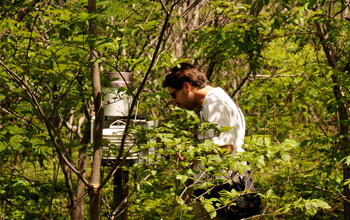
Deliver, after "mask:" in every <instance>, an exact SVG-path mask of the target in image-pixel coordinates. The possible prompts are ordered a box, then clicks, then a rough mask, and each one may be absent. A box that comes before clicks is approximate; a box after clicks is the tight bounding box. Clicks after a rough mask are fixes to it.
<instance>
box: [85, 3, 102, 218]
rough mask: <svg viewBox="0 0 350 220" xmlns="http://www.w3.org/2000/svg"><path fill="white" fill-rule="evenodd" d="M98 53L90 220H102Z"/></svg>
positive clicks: (92, 30)
mask: <svg viewBox="0 0 350 220" xmlns="http://www.w3.org/2000/svg"><path fill="white" fill-rule="evenodd" d="M88 7H89V13H90V14H93V13H95V12H96V0H89V6H88ZM95 22H96V20H95V19H90V20H89V24H90V30H89V32H90V34H91V35H92V36H97V25H96V23H95ZM97 56H98V54H97V52H96V51H95V50H94V48H93V47H92V48H91V61H92V67H91V75H92V77H91V78H92V91H93V98H94V112H95V124H94V128H93V130H94V139H93V140H94V149H93V155H92V157H93V158H92V166H91V185H90V188H89V196H90V219H91V220H99V219H100V217H99V216H100V187H99V186H100V172H101V161H102V130H103V103H102V93H101V79H100V71H99V64H98V62H97Z"/></svg>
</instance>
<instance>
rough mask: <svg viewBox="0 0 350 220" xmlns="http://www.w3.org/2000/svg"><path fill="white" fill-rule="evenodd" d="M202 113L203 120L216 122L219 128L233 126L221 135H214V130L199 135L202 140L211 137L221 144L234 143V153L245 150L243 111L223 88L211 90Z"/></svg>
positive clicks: (215, 142) (206, 97)
mask: <svg viewBox="0 0 350 220" xmlns="http://www.w3.org/2000/svg"><path fill="white" fill-rule="evenodd" d="M200 114H201V119H202V120H203V121H208V122H212V123H215V124H216V126H217V127H218V128H219V129H220V128H222V127H224V126H226V127H230V128H231V129H230V130H229V131H226V132H222V133H221V134H220V135H219V136H214V131H213V130H208V131H206V132H204V133H202V134H200V135H198V138H199V139H200V140H206V139H210V140H213V142H214V144H218V145H219V146H222V145H233V147H234V150H233V153H234V152H243V151H244V150H243V148H242V144H243V143H244V135H245V120H244V116H243V113H242V111H241V110H240V109H239V108H238V107H237V105H236V104H235V103H234V102H233V101H232V99H231V97H230V96H229V95H228V94H227V93H226V92H225V91H224V90H223V89H221V88H219V87H217V88H213V89H211V90H209V92H208V93H207V95H206V96H205V99H204V103H203V105H202V109H201V112H200Z"/></svg>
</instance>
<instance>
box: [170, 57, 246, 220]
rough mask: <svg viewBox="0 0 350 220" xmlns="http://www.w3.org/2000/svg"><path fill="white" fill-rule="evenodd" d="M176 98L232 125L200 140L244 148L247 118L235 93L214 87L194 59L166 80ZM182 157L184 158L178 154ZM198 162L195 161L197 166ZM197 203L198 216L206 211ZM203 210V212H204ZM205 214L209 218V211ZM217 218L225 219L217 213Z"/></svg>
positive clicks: (204, 117)
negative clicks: (193, 61) (238, 104)
mask: <svg viewBox="0 0 350 220" xmlns="http://www.w3.org/2000/svg"><path fill="white" fill-rule="evenodd" d="M163 88H167V89H168V91H169V93H170V95H171V96H172V97H173V99H174V104H175V105H178V106H180V107H181V108H184V109H187V110H193V109H196V108H200V116H201V119H202V121H207V122H211V123H215V124H216V126H217V127H218V128H219V129H220V128H222V127H224V126H226V127H230V128H231V129H230V130H228V131H226V132H222V133H220V135H219V136H215V135H214V132H213V131H212V130H208V131H206V132H205V133H203V134H200V135H199V136H198V138H199V139H200V140H206V139H210V140H212V141H213V143H214V144H217V145H218V146H219V147H220V148H224V149H227V151H228V153H235V152H242V151H243V149H242V144H243V143H244V135H245V120H244V116H243V114H242V112H241V110H240V109H239V108H238V107H237V105H236V104H235V103H234V102H233V101H232V99H231V97H230V96H229V95H228V94H227V93H226V92H225V91H224V90H222V89H221V88H218V87H216V88H214V87H212V86H211V85H210V84H209V81H208V79H207V77H206V76H205V75H204V74H203V73H202V72H201V71H199V70H198V69H197V68H196V67H195V66H194V65H192V64H190V63H181V64H180V66H179V67H174V68H173V69H171V71H170V73H169V74H168V75H166V77H165V80H164V82H163ZM178 158H179V159H180V160H183V159H184V158H182V157H181V155H178ZM196 165H198V164H194V166H196ZM199 208H201V207H198V204H196V206H195V216H197V215H203V208H201V210H199ZM201 212H202V214H201ZM205 216H206V217H205V218H196V217H195V219H208V218H209V216H208V214H205ZM216 219H221V218H219V217H217V218H216Z"/></svg>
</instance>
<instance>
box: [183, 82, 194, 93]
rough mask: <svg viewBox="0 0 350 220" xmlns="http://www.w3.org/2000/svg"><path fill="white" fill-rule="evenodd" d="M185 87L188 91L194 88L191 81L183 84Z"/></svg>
mask: <svg viewBox="0 0 350 220" xmlns="http://www.w3.org/2000/svg"><path fill="white" fill-rule="evenodd" d="M183 86H184V87H185V89H186V91H187V92H190V91H191V90H192V87H193V86H192V85H191V83H189V82H184V85H183Z"/></svg>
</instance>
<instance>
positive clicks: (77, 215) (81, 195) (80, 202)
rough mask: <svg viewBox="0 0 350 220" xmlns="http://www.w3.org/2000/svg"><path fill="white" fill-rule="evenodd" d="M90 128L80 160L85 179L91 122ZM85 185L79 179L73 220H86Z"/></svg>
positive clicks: (87, 128)
mask: <svg viewBox="0 0 350 220" xmlns="http://www.w3.org/2000/svg"><path fill="white" fill-rule="evenodd" d="M87 124H88V126H87V127H86V129H85V132H84V136H83V139H82V140H81V144H82V145H83V146H84V147H82V148H80V149H79V159H78V166H79V172H80V173H81V175H82V176H83V177H84V178H85V176H86V174H85V171H86V146H87V144H88V143H89V140H90V129H91V128H90V126H89V125H90V122H88V123H87ZM84 199H85V184H84V182H83V181H82V180H81V179H80V178H78V183H77V195H76V203H75V207H74V212H73V220H83V219H84V207H85V200H84Z"/></svg>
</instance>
